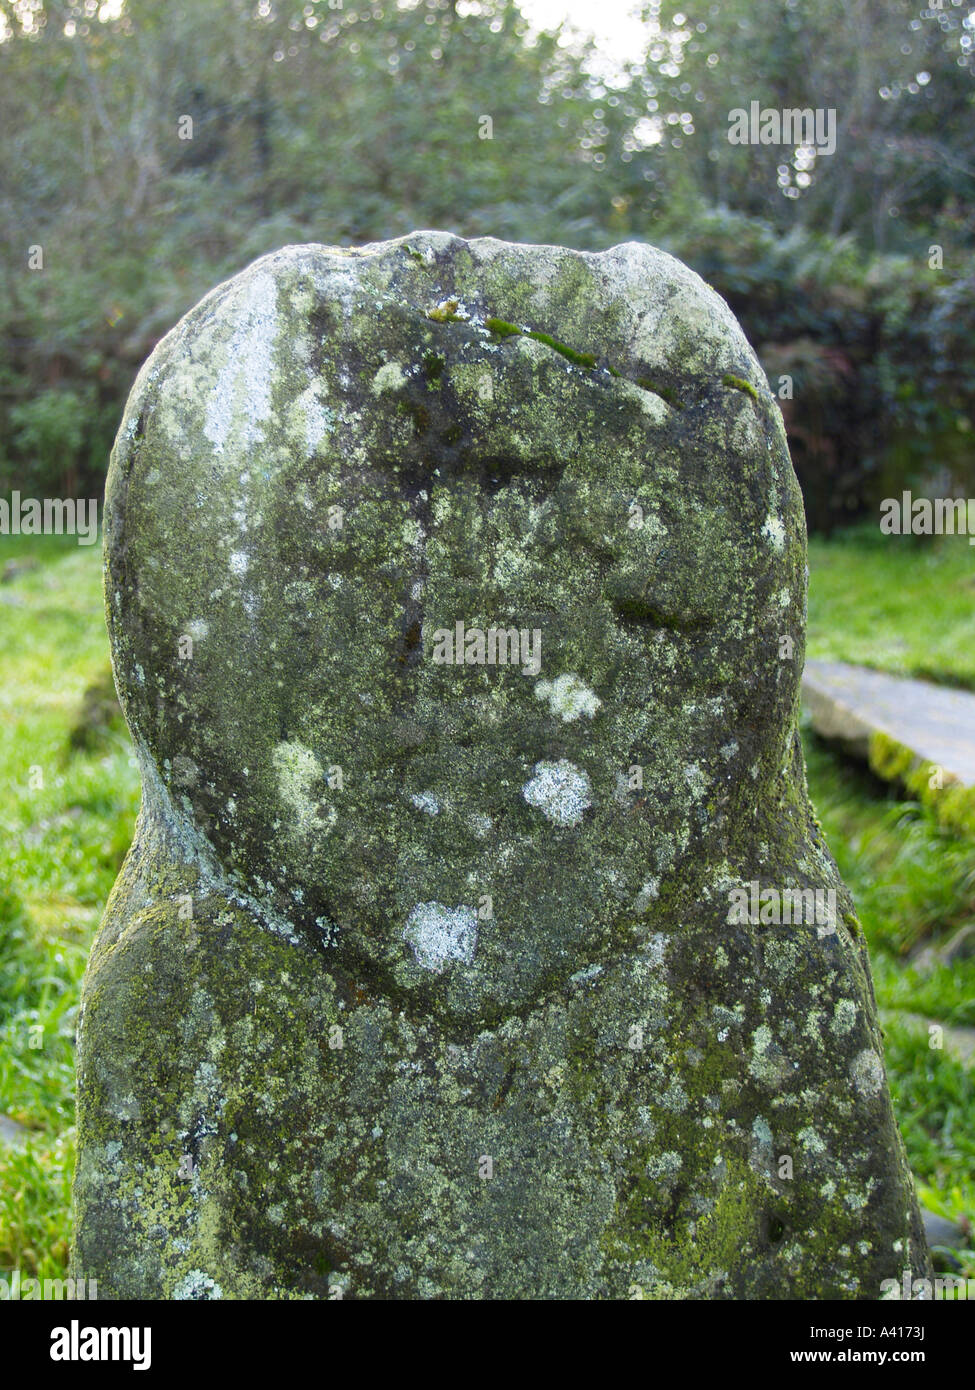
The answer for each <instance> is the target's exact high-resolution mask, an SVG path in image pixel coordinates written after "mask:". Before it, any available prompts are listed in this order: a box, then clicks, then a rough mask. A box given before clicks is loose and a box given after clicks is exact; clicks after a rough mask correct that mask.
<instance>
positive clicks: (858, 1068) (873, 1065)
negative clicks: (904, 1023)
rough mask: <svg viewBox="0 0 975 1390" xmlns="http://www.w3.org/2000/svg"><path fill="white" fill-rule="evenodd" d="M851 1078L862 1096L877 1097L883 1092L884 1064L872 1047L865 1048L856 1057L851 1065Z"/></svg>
mask: <svg viewBox="0 0 975 1390" xmlns="http://www.w3.org/2000/svg"><path fill="white" fill-rule="evenodd" d="M850 1077H851V1079H852V1081H853V1085H854V1086H855V1088H856V1090H857V1091H858V1092H859V1094H860V1095H861V1096H864V1097H869V1096H876V1095H879V1094H880V1092H881V1091H882V1090H883V1086H884V1067H883V1063H882V1062H881V1060H880V1058H879V1057H878V1056H877V1054H876V1052H874V1050H873V1048H872V1047H865V1048H864V1049H863V1051H862V1052H858V1053H857V1055H856V1056H855V1057H854V1059H853V1061H852V1063H851V1064H850Z"/></svg>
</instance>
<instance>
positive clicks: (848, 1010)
mask: <svg viewBox="0 0 975 1390" xmlns="http://www.w3.org/2000/svg"><path fill="white" fill-rule="evenodd" d="M856 1021H857V1006H856V1005H855V1004H854V1002H853V1000H852V999H838V1000H837V1001H836V1007H835V1008H834V1009H833V1021H832V1023H831V1024H830V1025H829V1026H830V1031H831V1032H832V1033H833V1034H834V1035H835V1036H836V1037H842V1036H843V1034H844V1033H848V1032H849V1031H850V1029H851V1028H852V1027H853V1025H854V1024H855V1023H856Z"/></svg>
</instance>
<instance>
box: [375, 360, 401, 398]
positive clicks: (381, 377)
mask: <svg viewBox="0 0 975 1390" xmlns="http://www.w3.org/2000/svg"><path fill="white" fill-rule="evenodd" d="M405 385H406V377H405V375H404V373H403V368H402V365H401V364H400V363H399V362H384V363H383V365H382V366H381V367H380V368H379V371H378V372H377V373H376V375H375V376H374V377H373V379H372V386H371V388H370V389H371V391H372V394H373V395H374V396H381V395H382V394H383V392H384V391H399V390H401V389H402V388H403V387H404V386H405Z"/></svg>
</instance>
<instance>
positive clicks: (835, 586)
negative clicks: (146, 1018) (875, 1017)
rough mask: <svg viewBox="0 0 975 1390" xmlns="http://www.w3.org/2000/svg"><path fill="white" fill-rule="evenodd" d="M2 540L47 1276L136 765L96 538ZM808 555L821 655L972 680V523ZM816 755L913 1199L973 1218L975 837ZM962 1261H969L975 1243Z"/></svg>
mask: <svg viewBox="0 0 975 1390" xmlns="http://www.w3.org/2000/svg"><path fill="white" fill-rule="evenodd" d="M0 558H2V560H3V566H2V567H0V671H2V675H3V679H2V684H0V726H2V728H3V730H4V733H3V738H2V740H0V787H2V789H3V793H2V797H0V1116H7V1117H9V1119H10V1120H12V1121H14V1122H16V1126H17V1128H16V1129H15V1127H14V1126H9V1127H8V1126H6V1125H5V1126H4V1127H3V1128H4V1131H5V1133H6V1138H5V1137H4V1135H0V1270H7V1269H10V1268H14V1267H18V1268H20V1269H21V1270H22V1271H23V1272H24V1274H25V1276H26V1275H27V1274H35V1273H36V1274H38V1275H40V1276H41V1277H42V1278H57V1277H59V1276H60V1277H63V1274H64V1271H65V1264H66V1255H67V1246H68V1239H69V1197H70V1181H71V1167H72V1163H73V1159H74V1130H73V1108H74V1098H73V1034H74V1027H75V1018H76V1011H77V1002H78V994H79V988H80V983H81V976H82V972H83V970H84V963H85V956H86V952H87V948H88V944H89V942H90V939H91V935H92V933H93V931H94V929H95V926H96V924H97V920H98V915H99V912H100V911H101V908H102V906H103V905H104V902H105V898H106V896H107V894H108V892H109V889H110V888H111V886H112V883H113V881H114V878H115V875H116V873H117V871H118V868H119V865H120V864H121V862H122V858H123V856H124V854H125V851H126V849H127V847H128V843H129V839H130V837H131V833H132V827H133V823H134V819H135V814H136V810H137V808H138V801H139V779H138V773H137V770H136V767H135V763H134V760H133V759H132V757H131V748H130V745H129V742H128V738H127V735H126V733H125V729H124V726H122V725H121V724H120V722H119V721H118V719H117V717H113V715H112V704H111V701H110V698H109V694H110V692H109V691H108V690H107V689H106V687H105V676H106V671H107V667H108V640H107V637H106V634H105V629H104V624H103V620H102V613H101V566H100V558H101V555H100V547H99V546H97V545H96V546H92V547H87V548H85V547H79V546H77V545H75V544H74V541H73V539H65V540H64V541H63V542H62V541H61V540H60V539H56V538H42V539H39V540H32V539H28V538H14V537H6V538H5V539H4V544H3V551H2V557H0ZM810 569H811V575H812V578H811V582H810V615H809V652H810V654H811V655H814V656H818V657H826V658H833V659H838V660H844V661H852V662H863V663H866V664H869V665H873V666H876V667H878V668H881V669H884V670H888V671H891V672H895V673H900V674H913V675H922V676H927V677H928V678H930V679H934V680H941V681H945V682H948V683H950V684H954V685H963V686H966V687H968V688H972V689H975V549H969V547H968V545H967V543H966V540H965V538H964V537H949V538H945V540H944V541H943V542H941V544H939V545H938V546H936V547H935V546H926V547H923V548H921V547H919V546H917V545H915V543H913V542H912V541H911V540H910V539H908V538H903V539H901V538H898V540H897V543H892V542H891V541H890V540H889V539H888V540H885V541H883V542H882V543H881V542H880V541H879V538H878V537H877V535H876V533H875V532H871V533H867V532H857V533H847V535H846V537H845V538H844V539H839V540H836V539H834V540H830V541H814V542H813V543H812V544H811V546H810ZM86 692H88V693H87V696H86ZM806 756H807V763H808V772H809V785H810V791H811V793H812V798H813V801H814V803H815V805H816V808H817V813H818V815H819V817H820V820H821V822H822V825H823V828H824V830H825V832H826V836H827V838H828V840H829V843H830V846H831V847H832V850H833V853H834V855H835V856H836V859H837V861H838V863H839V867H840V871H841V873H842V874H843V877H844V879H845V880H846V882H847V883H848V884H849V886H850V888H851V889H852V891H853V893H854V896H855V898H856V902H857V906H858V909H859V912H860V916H861V918H862V920H863V923H864V927H865V930H866V932H867V936H868V940H869V942H870V947H871V955H872V960H873V971H874V982H875V987H876V993H877V1000H878V1004H879V1006H880V1008H881V1010H882V1012H883V1017H884V1026H885V1031H886V1041H887V1066H888V1072H889V1076H890V1081H891V1085H892V1088H893V1093H894V1103H895V1107H896V1110H897V1115H898V1119H899V1122H900V1126H901V1131H902V1133H903V1135H904V1138H905V1141H906V1143H907V1149H908V1153H909V1156H910V1160H911V1165H912V1167H913V1170H914V1173H915V1175H916V1178H917V1181H918V1184H919V1189H920V1195H921V1198H922V1201H923V1202H924V1203H925V1204H926V1205H927V1206H928V1207H929V1208H931V1209H932V1210H934V1211H937V1212H939V1213H941V1214H942V1215H944V1216H947V1217H949V1218H952V1219H954V1220H956V1221H957V1220H958V1219H960V1218H964V1219H967V1220H969V1221H971V1220H972V1219H973V1218H975V1059H969V1061H968V1063H967V1064H966V1063H964V1062H963V1061H962V1060H960V1059H959V1057H958V1055H957V1054H956V1052H955V1051H953V1049H952V1046H950V1045H949V1040H950V1039H951V1037H952V1036H953V1035H952V1030H955V1029H973V1028H975V955H970V956H969V957H968V958H967V959H961V958H960V959H955V960H954V961H953V962H952V963H951V964H943V963H938V961H937V960H936V958H935V952H936V951H937V950H938V949H940V948H943V947H944V946H945V945H946V944H947V943H948V942H949V941H951V940H952V938H955V937H957V933H958V932H959V930H960V929H961V928H962V927H963V926H964V925H966V924H967V923H969V922H975V842H972V841H970V840H963V839H958V838H956V837H953V836H952V835H950V834H948V833H946V832H945V831H943V830H941V829H939V828H938V826H937V825H936V824H935V823H934V822H933V821H932V819H931V818H930V817H929V816H928V815H927V813H926V812H924V811H923V810H922V809H921V807H919V806H918V805H917V804H915V803H911V802H905V801H900V800H897V799H896V793H894V792H892V791H891V790H890V789H888V788H887V787H886V786H884V785H883V784H881V783H879V782H877V781H875V780H874V779H873V777H872V776H871V775H870V774H869V773H867V772H865V771H861V770H859V769H857V768H854V767H850V766H849V765H847V764H846V763H845V762H842V761H841V760H839V759H838V758H837V757H836V756H835V755H834V754H833V753H832V752H831V751H830V750H829V749H827V748H825V747H824V746H822V745H821V744H819V743H818V742H817V741H816V740H815V739H814V738H813V737H812V736H811V735H806ZM932 948H933V949H932ZM925 951H926V952H927V953H926V957H925V959H921V953H922V952H925ZM925 960H926V962H927V963H925ZM931 1023H935V1024H938V1025H941V1026H942V1027H944V1029H945V1040H946V1045H945V1046H944V1047H943V1048H936V1047H931V1046H929V1042H930V1041H931V1040H932V1037H931V1034H930V1033H929V1029H928V1025H930V1024H931ZM972 1243H973V1242H972V1241H971V1240H970V1244H972ZM961 1258H962V1261H963V1272H964V1273H966V1274H967V1275H968V1276H969V1277H975V1250H972V1249H969V1250H968V1251H967V1252H963V1253H962V1256H961Z"/></svg>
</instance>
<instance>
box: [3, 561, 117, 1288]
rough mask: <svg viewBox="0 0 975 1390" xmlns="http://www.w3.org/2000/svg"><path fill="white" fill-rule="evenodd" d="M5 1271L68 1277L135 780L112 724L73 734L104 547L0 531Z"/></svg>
mask: <svg viewBox="0 0 975 1390" xmlns="http://www.w3.org/2000/svg"><path fill="white" fill-rule="evenodd" d="M24 557H29V558H30V559H32V560H36V561H37V562H38V564H37V567H36V568H34V569H31V570H29V571H26V572H24V573H22V574H21V575H19V576H18V577H17V578H16V579H15V580H14V581H13V582H11V583H7V584H0V670H2V672H3V680H2V682H0V726H2V728H3V730H4V735H3V738H2V740H0V787H2V789H3V794H2V798H0V1113H2V1114H5V1115H8V1116H10V1117H11V1118H13V1119H14V1120H16V1121H18V1122H19V1123H20V1124H22V1125H23V1126H24V1127H25V1128H26V1131H27V1134H26V1142H25V1144H24V1146H23V1147H13V1146H9V1145H6V1144H0V1273H2V1272H4V1271H6V1270H10V1269H13V1268H19V1269H20V1270H21V1271H22V1272H23V1274H24V1276H25V1277H26V1276H28V1275H31V1276H33V1275H38V1276H40V1277H41V1278H57V1277H59V1276H63V1273H64V1270H65V1264H66V1257H67V1248H68V1239H69V1225H68V1222H69V1208H70V1182H71V1172H72V1167H73V1163H74V1128H73V1122H74V1031H75V1022H76V1015H77V1007H78V993H79V987H80V983H81V976H82V973H83V970H84V965H85V959H86V956H87V951H88V946H89V943H90V941H91V936H92V932H93V930H94V928H95V925H96V924H97V921H98V917H99V915H100V913H101V910H102V908H103V906H104V903H105V899H106V897H107V895H108V892H109V889H110V888H111V886H112V883H113V882H114V879H115V876H116V874H117V873H118V869H119V867H120V865H121V862H122V859H123V857H124V855H125V851H126V849H127V848H128V844H129V841H130V839H131V835H132V828H133V824H134V818H135V812H136V810H137V807H138V796H139V778H138V772H137V770H136V768H135V766H134V762H133V761H132V760H131V752H132V750H131V747H130V745H129V742H128V737H127V735H126V734H125V732H124V728H123V727H121V726H119V725H118V723H117V722H116V723H114V724H112V723H109V724H107V725H104V724H95V725H93V726H91V727H89V728H88V729H87V730H86V741H87V743H88V747H87V748H83V749H81V750H77V751H75V750H73V749H72V746H71V734H72V730H73V729H75V728H76V726H77V723H78V720H79V716H80V714H81V711H82V709H83V707H84V694H85V691H86V689H87V688H88V687H89V686H90V685H92V684H94V683H95V682H97V681H98V679H99V677H100V676H102V675H103V674H104V671H105V668H106V666H107V664H108V641H107V637H106V635H105V629H104V624H103V622H102V617H101V569H100V557H99V549H98V547H97V546H94V547H81V546H78V545H76V544H75V543H74V541H73V539H65V540H62V539H60V538H57V537H45V538H42V539H39V540H33V539H31V540H27V539H24V538H20V539H17V538H13V537H4V538H3V541H2V544H0V565H2V564H4V563H5V562H6V561H7V560H10V559H18V560H19V559H22V558H24Z"/></svg>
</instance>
